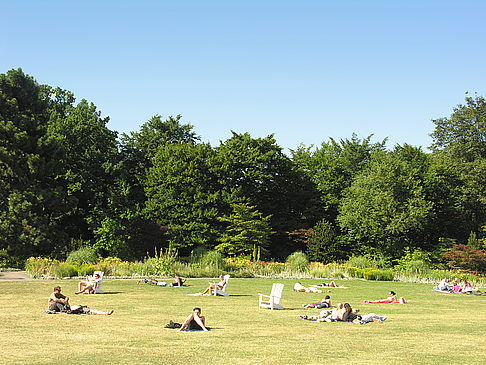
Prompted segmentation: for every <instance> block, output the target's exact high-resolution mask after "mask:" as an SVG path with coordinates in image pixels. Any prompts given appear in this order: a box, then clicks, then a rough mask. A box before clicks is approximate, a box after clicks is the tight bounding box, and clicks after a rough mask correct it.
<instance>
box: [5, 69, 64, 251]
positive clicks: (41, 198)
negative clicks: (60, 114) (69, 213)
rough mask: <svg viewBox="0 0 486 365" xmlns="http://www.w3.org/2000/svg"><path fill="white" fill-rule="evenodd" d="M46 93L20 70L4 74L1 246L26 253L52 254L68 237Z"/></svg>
mask: <svg viewBox="0 0 486 365" xmlns="http://www.w3.org/2000/svg"><path fill="white" fill-rule="evenodd" d="M48 104H49V100H48V96H47V95H46V94H45V93H44V92H43V89H42V87H41V86H40V85H39V84H38V83H37V82H36V81H35V80H34V79H33V78H32V77H30V76H27V75H25V74H24V73H23V72H22V70H21V69H18V70H10V71H8V72H7V74H1V75H0V248H3V249H6V250H7V251H8V253H9V254H11V255H15V256H19V257H26V256H29V255H34V254H44V255H45V254H49V253H50V252H51V251H52V250H54V249H55V248H56V244H57V242H58V240H62V239H63V238H64V237H63V235H62V233H61V232H60V231H59V226H58V222H59V219H61V217H62V216H63V214H64V213H65V210H68V209H69V203H68V201H66V194H65V191H64V190H63V189H62V187H59V186H58V184H57V180H56V178H57V173H58V171H57V168H58V166H57V159H58V158H59V156H60V148H59V145H58V144H57V143H56V141H55V140H53V139H52V138H50V137H49V136H48V135H47V134H46V130H47V122H48V119H49V113H48Z"/></svg>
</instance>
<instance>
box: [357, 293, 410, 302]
mask: <svg viewBox="0 0 486 365" xmlns="http://www.w3.org/2000/svg"><path fill="white" fill-rule="evenodd" d="M364 302H365V304H396V303H401V302H399V301H398V299H397V295H396V294H395V292H394V291H390V293H389V295H388V298H386V299H380V300H372V301H369V300H365V301H364Z"/></svg>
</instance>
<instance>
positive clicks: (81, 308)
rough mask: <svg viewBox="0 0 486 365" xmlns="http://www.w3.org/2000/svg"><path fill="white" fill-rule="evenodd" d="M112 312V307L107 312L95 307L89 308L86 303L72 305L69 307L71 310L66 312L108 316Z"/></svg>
mask: <svg viewBox="0 0 486 365" xmlns="http://www.w3.org/2000/svg"><path fill="white" fill-rule="evenodd" d="M113 312H114V310H113V309H112V310H110V311H108V312H101V311H99V310H97V309H93V308H89V307H88V306H86V305H73V306H72V307H71V310H69V311H67V314H92V315H95V314H98V315H99V314H101V315H105V316H110V315H112V314H113Z"/></svg>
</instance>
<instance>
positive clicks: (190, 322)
mask: <svg viewBox="0 0 486 365" xmlns="http://www.w3.org/2000/svg"><path fill="white" fill-rule="evenodd" d="M183 330H199V331H207V330H208V329H207V328H206V318H205V317H204V316H201V308H194V309H193V312H192V313H191V314H189V316H188V317H187V318H186V320H185V321H184V323H183V324H182V326H181V328H179V331H183Z"/></svg>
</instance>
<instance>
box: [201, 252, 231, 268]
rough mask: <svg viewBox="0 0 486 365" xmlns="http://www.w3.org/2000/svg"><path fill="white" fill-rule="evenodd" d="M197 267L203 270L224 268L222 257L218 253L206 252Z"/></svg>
mask: <svg viewBox="0 0 486 365" xmlns="http://www.w3.org/2000/svg"><path fill="white" fill-rule="evenodd" d="M199 267H200V268H202V269H203V270H223V269H224V267H225V263H224V261H223V255H222V254H221V252H218V251H214V250H211V251H208V252H206V253H205V254H204V255H203V256H202V257H201V260H200V261H199Z"/></svg>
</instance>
